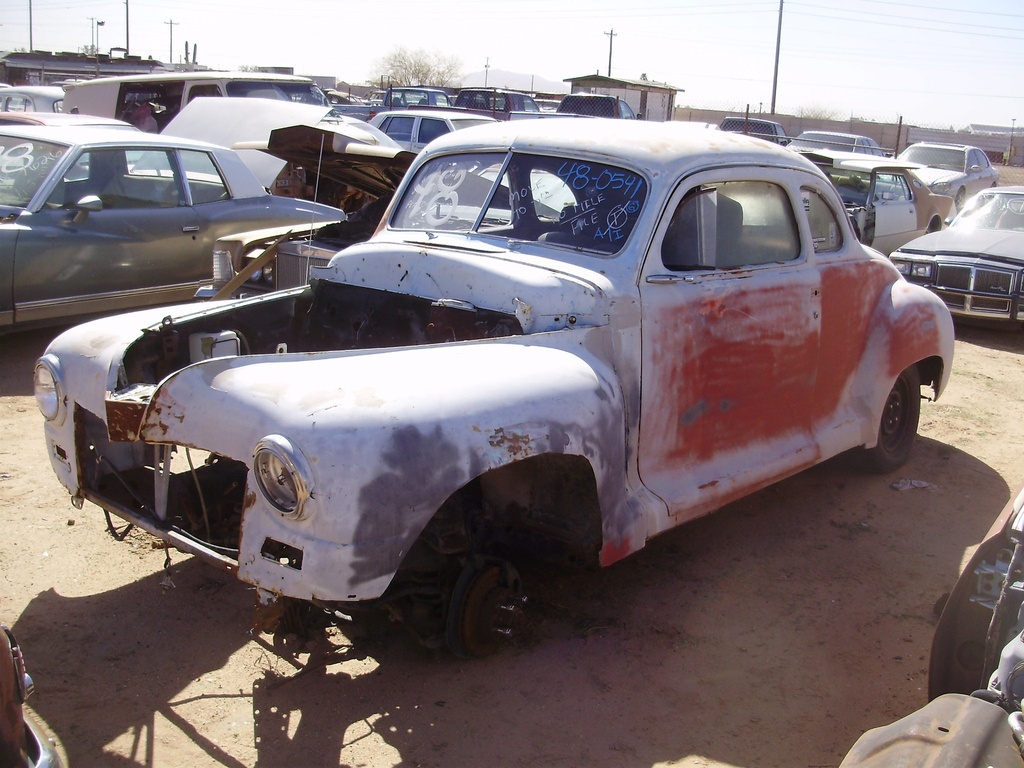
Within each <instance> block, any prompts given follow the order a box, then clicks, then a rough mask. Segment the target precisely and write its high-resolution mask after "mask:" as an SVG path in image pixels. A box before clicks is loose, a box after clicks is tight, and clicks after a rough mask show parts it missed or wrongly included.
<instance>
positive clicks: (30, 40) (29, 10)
mask: <svg viewBox="0 0 1024 768" xmlns="http://www.w3.org/2000/svg"><path fill="white" fill-rule="evenodd" d="M34 50H35V48H34V47H33V46H32V0H28V52H29V53H32V51H34Z"/></svg>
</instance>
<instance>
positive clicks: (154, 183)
mask: <svg viewBox="0 0 1024 768" xmlns="http://www.w3.org/2000/svg"><path fill="white" fill-rule="evenodd" d="M343 218H344V213H342V212H341V211H340V210H339V209H337V208H333V207H331V206H327V205H321V204H318V203H311V202H308V201H304V200H295V199H291V198H286V197H277V196H273V195H270V194H269V193H268V192H267V191H266V189H264V188H263V187H262V186H261V185H260V183H259V182H258V181H257V179H256V177H255V176H253V174H252V172H251V171H250V170H249V169H248V168H247V167H246V166H245V164H244V163H242V161H241V160H240V159H239V157H238V155H237V154H236V153H235V152H234V151H232V150H230V149H225V148H222V147H217V146H215V145H212V144H205V143H202V142H195V141H188V140H185V139H175V138H172V137H167V136H159V135H150V134H145V133H142V132H135V131H125V130H119V129H112V128H89V127H77V128H73V129H68V128H64V127H52V126H36V127H26V128H13V127H5V128H2V129H0V332H3V331H5V330H11V329H17V328H25V327H29V326H30V325H31V326H35V325H46V324H55V323H61V322H68V321H71V320H73V319H79V318H81V317H83V316H86V315H94V314H100V313H106V312H113V311H120V310H125V309H130V308H134V307H141V306H146V305H154V304H168V303H174V302H179V301H190V300H191V299H192V297H193V295H194V294H195V292H196V289H197V287H198V286H199V285H200V284H202V283H204V282H209V281H210V279H211V276H212V275H211V261H210V254H211V252H212V249H213V244H214V243H215V242H216V241H217V240H218V239H219V238H221V237H224V236H226V235H230V234H234V233H236V232H240V231H243V230H249V229H254V228H257V227H277V226H290V225H304V226H307V227H308V226H309V225H311V224H314V223H317V222H327V221H337V220H339V219H343Z"/></svg>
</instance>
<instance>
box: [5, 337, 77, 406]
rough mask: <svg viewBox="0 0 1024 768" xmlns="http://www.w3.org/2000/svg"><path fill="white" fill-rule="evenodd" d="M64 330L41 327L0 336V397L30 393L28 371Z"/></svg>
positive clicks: (30, 382)
mask: <svg viewBox="0 0 1024 768" xmlns="http://www.w3.org/2000/svg"><path fill="white" fill-rule="evenodd" d="M63 330H64V328H42V329H38V330H32V331H17V332H14V333H6V334H3V335H0V397H13V396H17V395H31V394H32V368H33V366H34V365H35V362H36V360H37V359H38V358H39V356H40V355H42V354H43V352H45V351H46V347H47V345H48V344H49V343H50V341H51V340H52V339H53V338H54V337H56V336H57V335H58V334H59V333H60V332H61V331H63Z"/></svg>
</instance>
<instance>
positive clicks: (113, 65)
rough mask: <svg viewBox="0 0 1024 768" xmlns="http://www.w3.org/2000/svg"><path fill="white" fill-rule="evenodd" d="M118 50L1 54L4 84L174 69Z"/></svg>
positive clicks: (58, 81)
mask: <svg viewBox="0 0 1024 768" xmlns="http://www.w3.org/2000/svg"><path fill="white" fill-rule="evenodd" d="M117 50H118V49H113V50H112V51H111V53H112V54H113V55H111V53H100V54H99V55H98V56H87V55H85V54H82V53H67V52H63V53H51V52H50V51H8V52H5V53H0V82H3V83H9V84H11V85H60V84H62V83H64V82H66V81H68V80H82V79H88V78H93V77H112V76H114V75H144V74H147V73H149V72H165V71H167V70H169V69H171V68H170V67H168V66H166V65H165V64H163V63H162V62H159V61H157V60H155V59H153V58H147V59H143V58H142V57H141V56H118V55H117Z"/></svg>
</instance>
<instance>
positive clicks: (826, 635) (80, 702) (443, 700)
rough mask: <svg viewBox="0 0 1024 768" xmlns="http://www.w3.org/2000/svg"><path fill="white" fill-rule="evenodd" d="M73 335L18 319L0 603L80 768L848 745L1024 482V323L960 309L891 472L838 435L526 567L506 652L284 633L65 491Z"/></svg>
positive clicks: (499, 759)
mask: <svg viewBox="0 0 1024 768" xmlns="http://www.w3.org/2000/svg"><path fill="white" fill-rule="evenodd" d="M51 335H52V334H51V333H50V332H36V333H22V334H17V335H14V336H8V337H4V338H2V339H0V425H2V427H0V428H2V435H3V439H2V441H0V520H2V521H3V522H2V529H0V530H2V535H0V621H3V622H5V623H7V624H9V625H11V626H13V628H14V630H15V632H16V634H17V636H18V638H19V639H20V640H21V642H22V644H23V645H24V647H25V649H26V651H27V660H28V664H29V666H30V669H31V671H32V673H33V674H34V677H35V680H36V684H37V694H36V696H35V697H34V699H33V704H34V708H35V710H36V712H37V713H38V714H39V715H40V716H41V717H42V718H43V719H44V720H46V721H47V722H48V723H49V725H50V727H51V728H52V730H53V731H54V732H56V733H57V734H58V735H59V737H60V738H61V739H62V740H63V742H64V746H65V749H66V751H67V755H68V757H69V759H70V762H71V765H73V766H147V767H148V768H165V767H166V766H182V765H189V766H200V767H203V766H262V767H263V768H267V767H269V766H336V765H345V766H372V767H374V768H376V767H377V766H397V765H402V766H439V767H440V766H445V767H447V766H582V765H595V766H598V765H600V766H655V765H659V766H660V765H678V766H757V767H758V768H763V767H766V766H784V767H785V768H794V767H798V766H835V765H838V764H839V762H840V761H841V760H842V757H843V755H844V754H845V752H846V751H847V750H848V749H849V747H850V746H851V745H852V744H853V742H854V741H855V740H856V739H857V737H858V736H859V735H860V734H861V732H863V731H864V730H865V729H867V728H870V727H873V726H877V725H880V724H883V723H886V722H889V721H891V720H893V719H895V718H897V717H899V716H902V715H904V714H906V713H908V712H910V711H911V710H913V709H915V708H917V707H918V706H920V705H922V704H923V703H924V701H925V695H926V694H925V691H926V681H927V656H928V650H929V644H930V641H931V635H932V630H933V627H934V624H935V616H934V614H933V605H934V603H935V602H936V599H937V598H938V597H939V596H940V595H941V594H942V593H943V592H944V591H946V590H948V589H949V588H950V587H951V586H952V584H953V582H954V580H955V579H956V576H957V574H958V572H959V569H960V565H961V562H962V561H963V560H964V558H965V556H966V555H967V554H968V553H969V551H970V550H971V548H972V547H973V546H974V545H975V544H976V543H977V542H978V541H980V540H981V538H982V537H983V535H984V533H985V531H986V530H987V528H988V526H989V525H990V523H991V521H992V520H993V519H994V517H995V515H996V514H997V512H998V511H999V509H1000V508H1001V507H1002V506H1003V504H1004V503H1005V501H1006V500H1007V498H1009V496H1010V494H1011V492H1012V491H1014V490H1015V489H1016V488H1017V486H1018V485H1019V484H1020V483H1021V482H1022V481H1024V452H1022V450H1021V442H1020V439H1019V437H1018V436H1017V433H1018V432H1019V431H1020V429H1021V425H1022V424H1024V358H1022V355H1024V336H1022V335H1021V334H1020V333H1018V332H1012V331H997V330H984V329H977V328H971V327H958V329H957V336H958V341H957V345H956V361H955V369H954V372H953V377H952V381H951V384H950V386H949V389H948V391H947V393H946V395H945V396H944V397H943V399H942V400H940V401H939V402H938V403H925V404H924V406H923V408H922V423H921V438H920V439H919V441H918V443H917V445H916V446H915V450H914V454H913V457H912V459H911V461H910V463H909V464H908V465H907V466H906V467H905V468H904V470H903V471H901V472H900V473H898V474H896V475H894V476H888V477H879V476H872V475H866V474H862V473H861V472H860V471H858V470H857V468H856V467H855V466H854V465H853V463H852V462H851V461H850V460H849V459H846V458H843V457H840V458H839V459H836V460H833V461H831V462H829V463H827V464H825V465H823V466H820V467H818V468H816V469H813V470H811V471H809V472H806V473H804V474H802V475H800V476H798V477H795V478H792V479H790V480H788V481H785V482H783V483H780V484H778V485H777V486H774V487H772V488H769V489H767V490H765V491H764V492H761V493H758V494H756V495H754V496H752V497H750V498H748V499H746V500H744V501H742V502H739V503H736V504H733V505H731V506H729V507H727V508H725V509H723V510H721V511H719V512H718V513H716V514H714V515H711V516H709V517H707V518H705V519H703V520H700V521H698V522H696V523H694V524H691V525H689V526H685V527H683V528H681V529H676V530H675V531H672V532H670V533H668V534H665V535H664V536H662V537H660V538H658V539H655V540H654V541H652V542H651V544H650V545H649V546H648V547H647V549H646V550H644V551H642V552H641V553H639V554H637V555H635V556H633V557H632V558H629V559H627V560H626V561H623V562H621V563H619V564H617V565H615V566H614V567H612V568H608V569H605V570H603V571H600V572H576V571H563V570H557V569H537V568H532V569H524V573H523V576H524V579H525V581H526V584H527V586H528V589H529V592H530V595H531V598H532V601H533V607H532V618H531V622H530V625H529V627H528V631H527V633H526V634H525V636H523V637H522V638H521V639H520V640H519V641H518V642H516V643H515V644H514V645H513V646H512V647H510V648H509V649H507V650H505V651H503V652H501V653H500V654H498V655H496V656H494V657H491V658H488V659H484V660H479V661H462V660H458V659H456V658H454V657H451V656H449V655H447V654H444V653H431V652H428V651H425V650H423V649H421V648H420V647H419V646H418V645H417V644H416V643H415V642H414V641H413V640H412V639H411V637H410V636H408V635H407V633H406V632H405V631H404V630H403V629H402V628H401V627H400V626H398V625H387V624H385V625H382V626H379V627H372V628H370V629H371V631H365V632H362V633H360V634H361V635H362V636H356V633H350V635H352V636H348V635H346V634H345V633H343V632H342V631H341V630H334V629H332V630H331V631H330V632H329V633H328V635H327V636H326V637H325V638H322V639H319V640H317V641H314V642H312V643H310V644H307V645H305V646H302V645H301V644H299V643H298V642H297V641H296V642H291V643H284V644H281V645H278V646H277V647H275V646H274V644H273V643H272V641H271V639H270V638H269V637H267V636H260V635H255V634H253V633H251V632H250V623H251V618H252V612H251V608H252V602H253V597H252V592H251V591H250V590H249V589H247V588H246V587H245V586H244V585H242V584H240V583H238V582H237V581H235V580H234V579H233V578H231V577H230V576H227V575H224V574H221V573H220V572H218V571H216V570H213V569H212V568H210V567H209V566H206V565H204V564H202V563H200V562H197V561H194V560H193V559H191V558H190V557H186V556H185V555H182V554H180V553H177V552H173V553H171V555H170V564H169V565H168V566H167V567H166V568H165V552H164V551H162V550H160V549H157V548H155V547H154V546H153V540H152V539H150V538H149V537H147V536H146V535H144V534H137V533H132V534H131V535H129V536H128V538H127V540H126V541H124V542H123V543H118V542H116V541H114V539H113V538H111V537H110V536H109V535H108V534H107V533H106V532H105V529H104V521H103V515H102V513H101V512H100V511H99V510H98V508H95V507H88V506H87V507H86V508H85V509H83V510H76V509H74V508H73V507H72V506H71V504H70V501H69V498H68V496H67V493H66V492H65V491H64V489H63V488H62V487H61V486H60V485H59V484H58V483H57V481H56V479H55V478H54V476H53V474H52V472H51V470H50V467H49V464H48V462H47V460H46V457H45V453H44V447H43V440H42V429H41V417H40V416H39V414H38V412H37V411H36V408H35V404H34V401H33V399H32V396H31V369H32V364H33V362H34V359H35V357H36V356H37V355H38V354H39V353H41V352H42V350H43V348H44V347H45V345H46V343H47V341H48V339H49V338H50V336H51ZM900 478H909V479H913V480H921V481H925V482H926V483H928V484H929V486H928V487H927V488H916V489H911V490H905V491H899V490H895V489H894V488H893V487H891V484H892V483H893V482H894V481H896V480H899V479H900Z"/></svg>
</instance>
